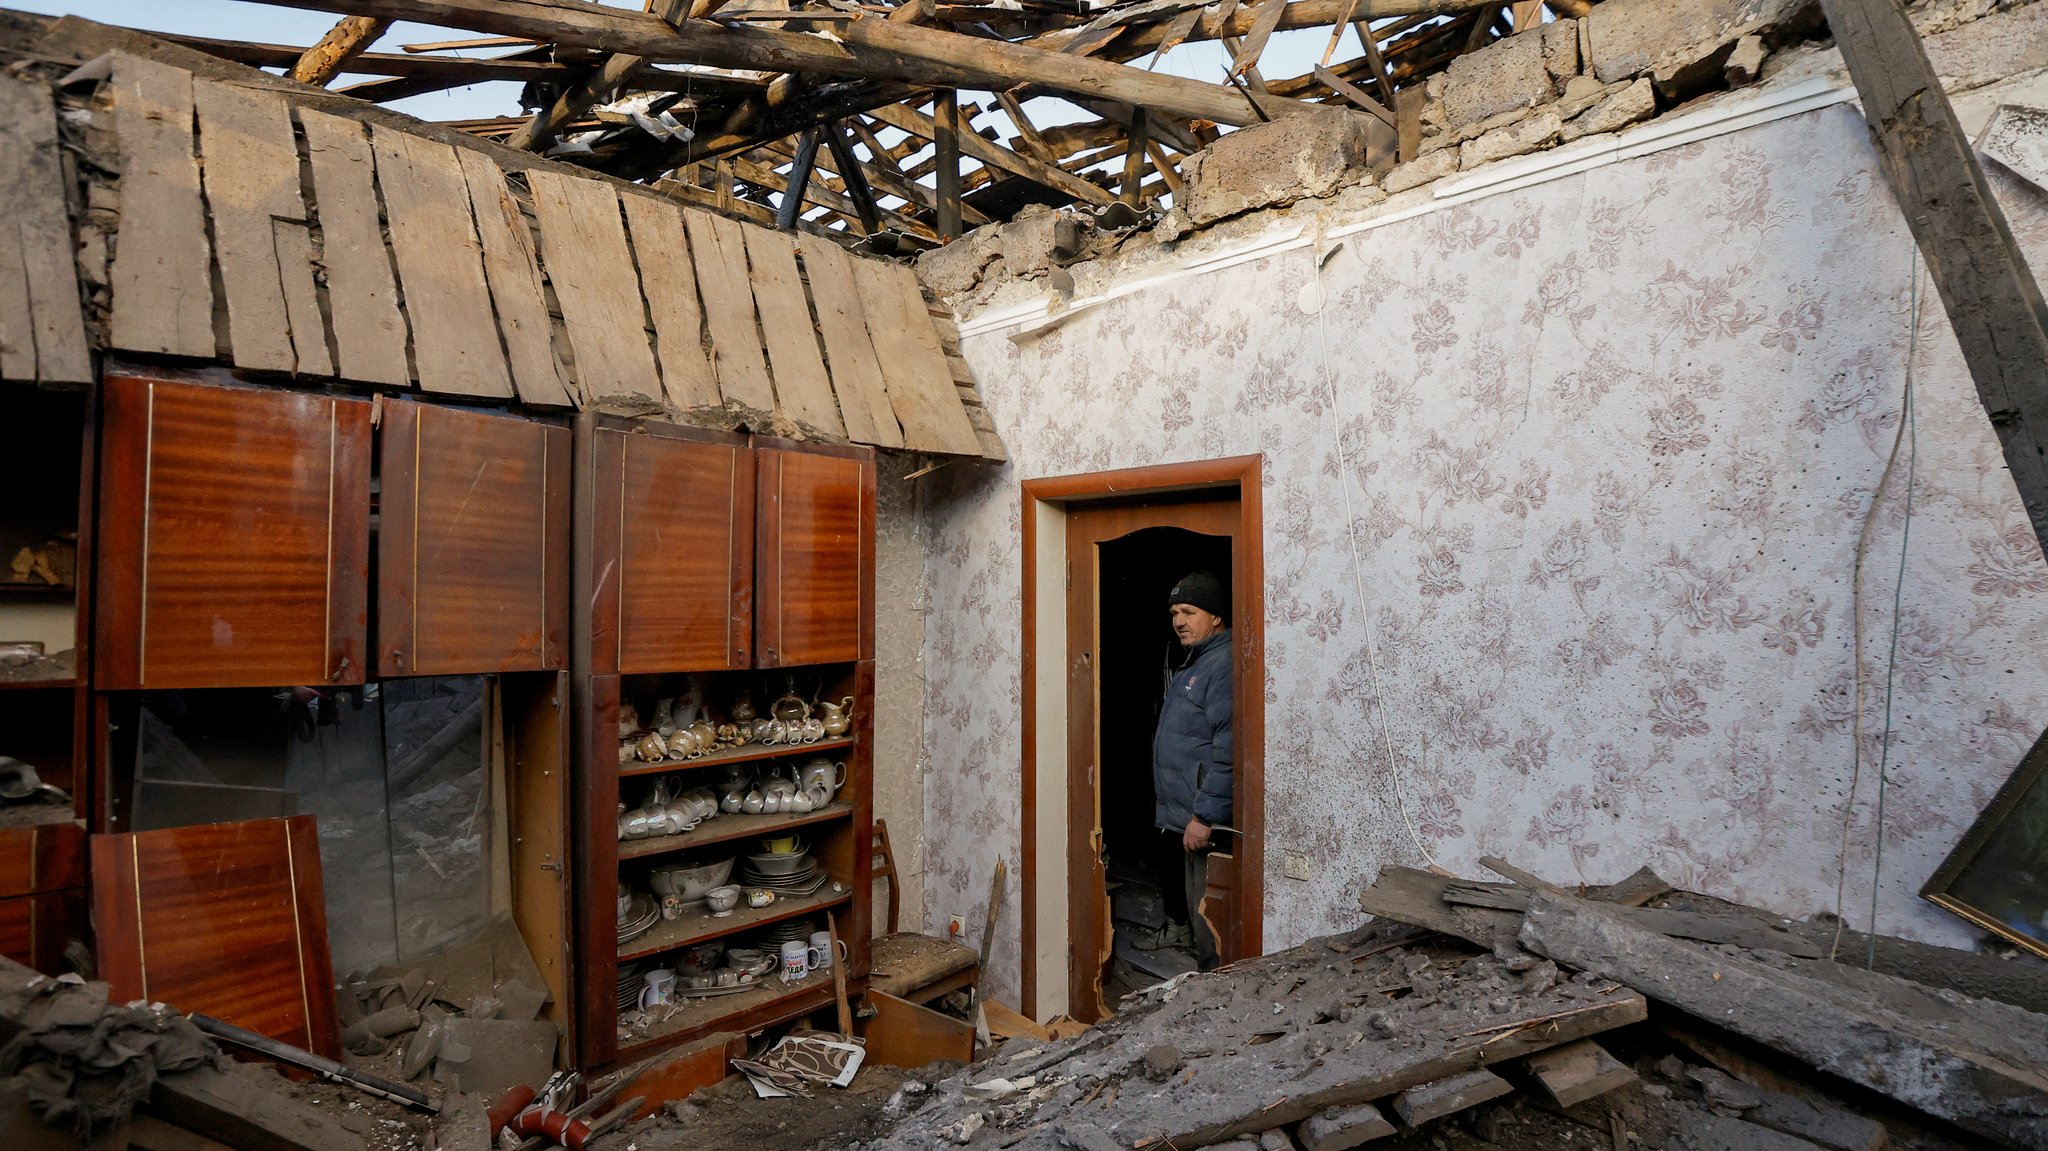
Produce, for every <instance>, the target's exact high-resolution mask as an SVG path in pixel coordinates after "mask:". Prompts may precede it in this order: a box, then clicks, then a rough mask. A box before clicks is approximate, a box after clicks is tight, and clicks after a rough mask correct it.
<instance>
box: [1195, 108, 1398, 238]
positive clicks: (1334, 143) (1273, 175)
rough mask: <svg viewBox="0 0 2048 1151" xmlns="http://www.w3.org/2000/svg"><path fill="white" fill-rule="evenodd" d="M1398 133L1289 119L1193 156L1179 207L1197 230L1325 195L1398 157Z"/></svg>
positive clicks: (1333, 120)
mask: <svg viewBox="0 0 2048 1151" xmlns="http://www.w3.org/2000/svg"><path fill="white" fill-rule="evenodd" d="M1393 147H1394V140H1393V129H1391V128H1388V127H1387V126H1386V125H1385V124H1383V123H1381V122H1380V121H1379V120H1377V119H1375V118H1373V117H1370V116H1365V115H1348V114H1347V115H1337V116H1287V117H1284V118H1282V119H1279V120H1275V121H1273V122H1272V123H1270V124H1260V125H1258V126H1256V127H1251V128H1243V129H1240V130H1238V131H1235V132H1232V133H1230V134H1229V135H1227V136H1224V137H1223V138H1222V139H1220V140H1218V141H1217V142H1216V143H1214V144H1211V145H1210V146H1209V147H1208V148H1206V149H1204V150H1202V151H1200V152H1197V153H1195V154H1194V155H1193V156H1190V157H1188V159H1187V161H1186V163H1185V164H1184V165H1183V166H1182V169H1181V177H1182V179H1183V181H1184V182H1185V188H1184V196H1183V197H1182V200H1183V203H1182V206H1183V207H1184V208H1185V210H1186V211H1187V214H1188V220H1189V222H1190V223H1192V224H1193V225H1194V226H1196V227H1202V226H1205V225H1207V224H1212V223H1214V222H1216V221H1218V220H1223V219H1227V218H1229V217H1231V216H1236V215H1241V214H1242V213H1245V212H1250V211H1255V210H1257V209H1260V208H1274V207H1279V206H1281V205H1284V204H1291V203H1293V202H1294V201H1296V200H1300V199H1304V198H1312V197H1319V196H1328V195H1331V194H1333V193H1335V192H1336V191H1337V189H1338V188H1340V187H1342V186H1343V185H1345V184H1349V183H1357V182H1359V181H1361V180H1369V179H1371V176H1372V172H1373V170H1374V169H1375V168H1378V167H1381V166H1383V165H1384V164H1386V163H1387V162H1389V161H1391V160H1392V158H1393Z"/></svg>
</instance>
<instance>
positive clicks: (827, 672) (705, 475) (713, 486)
mask: <svg viewBox="0 0 2048 1151" xmlns="http://www.w3.org/2000/svg"><path fill="white" fill-rule="evenodd" d="M578 444H579V457H578V465H577V469H576V483H577V495H576V509H577V511H576V517H575V518H576V525H577V526H576V531H577V543H576V547H577V550H578V554H577V555H576V557H575V560H574V565H575V575H574V582H573V583H572V594H571V600H572V602H574V603H577V604H586V603H587V604H589V605H590V611H591V615H590V618H589V620H588V621H587V622H588V630H587V632H586V633H585V635H584V636H581V637H579V638H578V643H577V645H576V650H575V658H574V660H573V661H572V662H573V666H572V677H571V680H572V693H573V708H572V711H573V713H574V716H575V720H576V730H575V732H574V738H573V746H574V752H575V755H576V756H577V762H576V765H575V780H576V789H577V802H576V803H575V805H574V807H575V810H576V812H577V819H576V826H575V829H574V835H575V850H574V864H575V882H574V884H573V889H574V890H575V892H576V894H577V907H576V912H575V917H576V940H577V958H576V965H575V966H576V970H575V984H576V986H577V987H578V992H577V995H576V1005H575V1015H576V1049H577V1061H578V1064H579V1065H580V1066H582V1067H584V1068H585V1069H593V1068H599V1067H605V1066H610V1065H612V1064H615V1063H619V1062H622V1061H625V1060H630V1059H639V1058H642V1057H644V1056H646V1055H649V1054H652V1053H654V1052H656V1051H660V1050H665V1049H668V1048H671V1047H675V1046H678V1045H680V1044H684V1043H689V1042H691V1041H693V1040H697V1039H701V1038H703V1037H705V1036H707V1035H711V1034H714V1033H717V1032H726V1031H737V1032H747V1031H754V1030H758V1029H760V1028H764V1027H768V1026H772V1025H776V1024H780V1023H784V1022H788V1021H790V1020H794V1019H799V1018H802V1017H804V1016H806V1015H809V1014H811V1013H813V1012H817V1011H820V1010H823V1009H827V1008H829V1007H830V1006H831V1004H832V1001H833V987H832V980H831V978H830V977H829V975H827V974H825V973H819V974H816V975H813V976H812V977H810V978H807V979H804V980H801V981H799V982H796V983H793V984H785V983H783V982H781V981H780V980H779V979H775V978H773V977H772V976H771V977H770V978H767V979H764V980H760V981H757V982H753V983H749V984H747V985H744V986H737V987H733V988H729V989H721V990H720V992H719V993H715V994H711V995H706V996H703V997H691V998H684V999H682V1000H681V1001H680V1002H679V1004H678V1005H677V1006H675V1007H674V1008H673V1009H670V1008H667V1007H664V1008H663V1009H662V1010H661V1011H659V1012H656V1013H654V1014H652V1015H650V1016H645V1017H643V1016H640V1015H638V1014H637V1013H635V1012H631V1011H625V1010H622V1005H623V1001H624V999H625V998H626V997H627V996H630V995H631V994H632V993H633V992H634V991H635V990H636V989H637V987H638V980H639V979H640V977H641V975H642V974H643V973H644V972H646V971H648V970H650V969H655V968H663V967H668V968H676V969H678V970H682V971H683V972H684V973H685V974H687V973H688V965H689V963H690V962H691V961H692V960H693V959H704V958H706V957H708V956H709V955H710V954H711V953H714V952H715V953H717V954H718V955H719V956H721V957H723V956H724V955H725V952H726V950H727V949H729V948H732V947H738V946H742V945H746V946H753V947H762V948H769V949H772V947H773V945H774V943H775V941H776V940H777V939H778V938H779V937H782V936H785V935H791V936H795V937H797V938H802V937H804V936H807V935H808V934H809V933H810V932H812V931H815V930H822V929H824V928H825V927H826V926H827V923H828V918H827V917H828V916H829V917H830V919H829V922H830V924H831V926H832V927H833V928H834V929H836V930H837V932H838V935H839V938H840V939H841V940H843V941H844V942H845V943H846V944H847V946H848V948H849V952H848V955H847V957H846V959H845V961H844V962H845V963H846V967H847V974H848V975H849V977H850V979H849V982H850V986H851V988H852V993H853V994H855V995H858V994H860V992H861V991H862V990H863V989H864V987H865V983H866V976H867V968H868V962H869V954H868V946H867V938H868V934H869V917H870V910H869V907H870V903H871V898H872V897H871V893H870V888H871V879H872V874H873V856H872V852H871V851H870V850H869V844H870V839H871V836H872V826H873V778H874V772H873V751H872V745H873V740H872V717H871V715H870V713H871V711H872V710H873V701H874V664H873V662H872V661H871V660H869V659H868V658H867V656H868V653H869V652H870V651H871V649H872V647H873V622H872V621H873V617H874V465H873V457H872V455H871V454H870V453H869V452H867V451H866V449H832V448H825V449H816V450H813V449H809V448H799V447H798V446H796V445H793V444H786V443H784V442H782V441H768V440H751V441H750V440H748V439H745V438H743V437H736V436H724V435H719V434H716V433H701V432H689V431H684V430H682V429H661V430H656V429H655V428H653V427H651V426H645V425H642V426H634V425H624V424H615V423H612V422H610V421H608V420H606V419H604V418H602V417H593V416H586V417H584V418H583V420H582V421H581V422H580V423H579V425H578ZM586 640H587V647H586V646H585V642H586ZM771 645H772V646H773V648H774V651H773V652H772V653H770V651H769V650H768V648H769V646H771ZM785 693H793V694H794V695H795V696H796V697H798V699H800V700H801V701H803V702H802V704H801V706H802V707H804V708H805V709H808V707H809V705H810V704H811V703H813V702H817V701H822V700H830V701H833V702H834V703H837V702H838V701H839V700H841V699H844V698H848V697H850V698H851V699H852V700H853V712H852V722H851V727H850V728H849V729H847V730H844V731H835V732H833V733H831V734H829V735H822V736H821V735H818V733H816V732H813V733H812V734H813V736H814V737H815V738H816V742H813V743H809V744H804V743H795V744H792V743H789V742H769V741H766V740H765V739H762V738H757V739H753V740H749V741H746V742H741V743H738V744H737V745H735V744H733V743H731V742H723V743H720V744H719V745H718V746H716V747H714V748H712V749H710V750H708V751H706V750H703V749H698V748H694V747H693V748H691V749H690V750H688V751H686V752H684V753H680V754H678V753H674V752H671V753H669V754H666V755H661V754H657V755H656V756H655V757H654V758H644V755H645V751H646V749H645V747H644V744H643V741H645V740H647V739H648V738H649V736H650V735H666V734H667V733H666V732H665V731H663V726H664V724H671V725H672V724H674V723H682V724H685V725H687V723H688V721H689V720H690V719H692V718H697V717H699V716H701V717H702V718H704V719H705V720H707V721H708V722H710V723H712V724H713V725H714V726H717V725H721V724H723V725H727V726H728V727H735V726H736V725H737V724H738V723H739V722H740V721H741V717H742V716H743V715H745V714H746V713H747V708H748V707H751V708H752V709H753V712H754V713H757V714H758V715H759V716H760V717H767V716H769V715H770V714H771V710H772V708H773V705H774V704H775V703H776V702H777V699H778V697H781V696H784V695H785ZM742 700H744V701H745V702H744V703H743V702H742ZM820 757H822V758H824V759H825V760H827V761H828V763H830V764H836V765H843V773H844V774H843V780H842V781H841V782H840V783H839V784H838V787H837V790H836V791H833V792H832V793H831V794H830V796H829V798H828V801H827V802H825V803H824V805H823V806H812V807H807V808H804V809H797V808H793V807H792V808H786V809H782V810H775V809H769V810H755V811H748V810H745V809H742V810H737V811H734V810H721V811H719V812H718V813H717V814H716V815H712V816H709V817H706V818H702V819H701V820H700V821H699V822H698V823H696V824H695V825H694V826H692V827H690V828H688V829H687V830H671V831H670V832H669V833H667V834H648V835H645V836H644V837H642V836H640V835H639V834H638V833H637V832H629V831H628V829H627V828H626V827H625V826H622V823H621V820H620V816H619V812H620V809H621V805H622V804H623V805H624V807H625V808H626V809H627V810H628V812H629V813H631V812H636V811H641V810H643V809H647V808H648V807H649V805H650V804H653V803H654V802H655V797H656V796H657V794H661V795H667V796H669V797H671V798H672V799H673V798H675V797H677V796H679V795H680V794H681V793H682V792H685V791H688V790H691V789H696V788H700V787H711V788H721V787H724V786H725V785H726V784H727V782H728V780H729V779H730V778H732V777H734V776H737V777H739V778H743V779H745V780H746V781H747V783H746V787H748V788H753V787H762V788H765V787H766V786H767V781H768V780H770V779H771V778H777V777H780V778H784V779H793V778H795V777H796V776H797V775H798V773H799V769H800V767H801V766H802V765H804V764H805V763H807V762H809V761H811V760H814V759H817V758H820ZM839 770H842V768H834V769H833V771H834V773H835V774H836V773H837V772H838V771H839ZM657 788H660V789H661V790H660V792H659V793H657V790H656V789H657ZM629 834H630V835H632V837H631V838H626V837H625V836H627V835H629ZM787 835H796V836H801V837H802V840H803V844H804V849H805V851H806V853H807V855H808V863H807V864H805V865H803V866H804V867H805V868H807V869H811V870H805V871H804V872H803V875H804V876H805V877H806V878H804V879H802V880H799V881H797V882H796V883H795V884H793V885H791V886H786V887H782V888H779V889H776V890H777V897H776V899H775V900H774V902H772V903H769V904H767V905H766V906H761V907H750V906H747V905H746V904H744V903H743V904H741V905H740V906H739V907H738V908H736V909H735V910H733V911H731V912H729V913H727V914H724V915H713V914H711V913H710V912H709V911H708V909H706V908H704V907H703V906H701V905H697V906H685V907H680V908H676V909H674V910H675V911H676V914H675V915H674V916H673V917H672V918H668V917H664V918H661V919H660V920H659V921H658V922H654V923H652V924H647V923H645V922H642V923H640V924H637V925H636V929H635V930H632V931H630V932H622V925H621V920H622V918H623V917H622V916H621V915H620V914H619V909H618V908H619V898H620V897H621V896H625V897H627V898H628V900H629V903H630V905H631V909H632V912H633V914H635V915H639V916H642V917H644V915H645V912H646V910H647V909H648V908H649V907H652V906H654V904H653V903H652V902H651V899H652V894H653V890H654V888H655V885H656V883H657V882H658V873H659V872H660V871H661V869H664V868H667V867H670V866H672V865H675V866H683V867H700V866H713V867H716V866H721V865H724V864H725V863H727V862H728V861H730V862H731V864H732V866H733V871H732V873H731V877H730V880H731V882H733V883H736V884H742V885H746V884H749V883H758V884H764V885H767V886H769V887H771V888H772V887H773V884H772V883H771V882H770V881H769V880H768V879H767V878H766V876H765V874H764V875H760V876H753V877H749V876H748V875H747V873H746V871H745V868H746V867H747V866H748V864H747V857H748V856H749V855H750V854H757V853H761V852H764V851H765V850H767V841H768V840H769V839H770V838H772V837H777V836H787ZM812 868H814V869H812ZM622 935H623V936H624V937H623V938H622ZM700 952H701V953H702V954H700ZM722 961H723V960H722V959H721V960H720V962H722Z"/></svg>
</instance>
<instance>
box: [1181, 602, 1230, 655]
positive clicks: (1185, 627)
mask: <svg viewBox="0 0 2048 1151" xmlns="http://www.w3.org/2000/svg"><path fill="white" fill-rule="evenodd" d="M1171 611H1172V613H1173V634H1174V635H1176V636H1179V637H1180V643H1181V646H1182V647H1193V646H1194V645H1196V644H1198V643H1200V642H1202V641H1203V640H1205V639H1208V638H1209V637H1210V636H1212V635H1215V634H1216V633H1217V632H1219V631H1222V630H1223V620H1222V619H1221V618H1220V617H1218V616H1213V615H1210V614H1209V613H1208V612H1205V611H1203V610H1202V609H1201V608H1198V607H1196V606H1195V605H1193V604H1186V603H1177V604H1174V605H1173V607H1172V609H1171Z"/></svg>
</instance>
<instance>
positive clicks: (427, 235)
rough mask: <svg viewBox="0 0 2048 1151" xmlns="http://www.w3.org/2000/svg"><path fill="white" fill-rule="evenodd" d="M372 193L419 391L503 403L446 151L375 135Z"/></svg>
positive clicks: (465, 215)
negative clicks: (385, 231)
mask: <svg viewBox="0 0 2048 1151" xmlns="http://www.w3.org/2000/svg"><path fill="white" fill-rule="evenodd" d="M370 150H371V151H372V152H373V153H374V154H375V155H376V157H377V184H378V186H379V187H381V188H382V189H383V191H384V207H385V210H386V213H387V214H388V215H389V216H390V220H391V251H392V254H393V255H395V256H396V257H397V259H398V282H399V286H400V288H401V289H402V290H403V292H404V293H405V312H406V315H407V316H409V317H410V318H411V320H412V354H413V364H414V367H415V369H416V370H417V371H418V373H419V382H420V387H422V388H424V389H426V390H427V391H430V392H452V393H455V394H458V395H465V396H490V397H499V398H503V397H509V396H511V395H512V378H511V376H510V374H509V373H508V372H507V371H506V368H505V352H504V348H503V346H502V345H501V344H500V343H499V342H498V321H497V316H496V314H495V313H493V311H492V310H491V290H490V286H489V284H488V283H487V282H486V281H485V279H484V265H483V251H482V246H481V245H480V244H479V242H478V240H477V236H476V221H475V219H474V218H473V217H472V215H471V213H470V210H469V189H468V186H467V184H466V183H465V182H464V180H463V177H462V165H461V163H460V162H458V161H457V160H456V158H455V149H453V148H451V147H449V146H448V145H446V144H442V143H437V142H436V141H433V140H428V139H425V138H423V137H420V136H414V135H412V134H411V133H409V132H400V131H395V130H393V129H390V128H386V127H384V126H383V125H381V124H380V125H378V126H376V127H374V128H372V129H371V131H370Z"/></svg>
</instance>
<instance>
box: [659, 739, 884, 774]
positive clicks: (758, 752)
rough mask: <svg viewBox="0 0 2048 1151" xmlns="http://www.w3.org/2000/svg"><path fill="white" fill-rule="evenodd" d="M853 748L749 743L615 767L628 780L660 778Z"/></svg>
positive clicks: (844, 742)
mask: <svg viewBox="0 0 2048 1151" xmlns="http://www.w3.org/2000/svg"><path fill="white" fill-rule="evenodd" d="M852 746H853V737H852V736H850V735H849V736H841V737H840V738H838V739H821V740H819V741H818V742H816V743H768V744H758V743H749V744H743V745H741V746H739V747H735V748H732V749H730V750H727V751H709V752H705V753H704V754H703V755H700V756H698V757H697V758H696V759H666V760H663V761H661V762H660V763H642V762H640V761H638V760H634V761H632V762H631V763H621V764H620V765H619V775H620V776H622V777H624V778H631V777H633V776H636V775H661V774H662V773H664V772H670V771H689V770H691V769H693V768H700V767H717V766H719V765H720V764H727V763H752V762H754V761H756V760H762V759H781V758H783V757H784V756H791V755H825V754H827V753H830V752H834V751H845V750H847V749H849V748H851V747H852Z"/></svg>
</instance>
